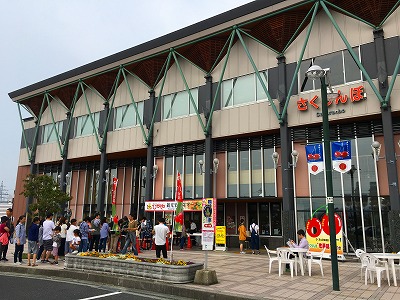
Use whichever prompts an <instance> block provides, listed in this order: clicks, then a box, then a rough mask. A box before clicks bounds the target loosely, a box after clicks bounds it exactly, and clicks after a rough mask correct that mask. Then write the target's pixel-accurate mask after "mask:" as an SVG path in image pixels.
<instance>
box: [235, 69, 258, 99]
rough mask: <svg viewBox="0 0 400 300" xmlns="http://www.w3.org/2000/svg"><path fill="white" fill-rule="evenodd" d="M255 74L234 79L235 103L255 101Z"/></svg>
mask: <svg viewBox="0 0 400 300" xmlns="http://www.w3.org/2000/svg"><path fill="white" fill-rule="evenodd" d="M255 90H256V89H255V86H254V74H250V75H246V76H242V77H239V78H236V79H234V81H233V101H234V105H238V104H243V103H248V102H253V101H254V100H255Z"/></svg>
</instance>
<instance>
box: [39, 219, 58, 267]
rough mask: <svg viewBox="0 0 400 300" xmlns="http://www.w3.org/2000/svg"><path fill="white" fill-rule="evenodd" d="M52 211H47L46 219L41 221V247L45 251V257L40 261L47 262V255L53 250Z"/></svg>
mask: <svg viewBox="0 0 400 300" xmlns="http://www.w3.org/2000/svg"><path fill="white" fill-rule="evenodd" d="M52 218H53V213H47V215H46V220H45V221H44V222H43V248H44V252H45V258H44V259H43V260H42V263H49V262H50V261H49V257H50V254H51V252H52V251H53V230H54V228H55V227H56V226H55V225H54V222H53V220H52Z"/></svg>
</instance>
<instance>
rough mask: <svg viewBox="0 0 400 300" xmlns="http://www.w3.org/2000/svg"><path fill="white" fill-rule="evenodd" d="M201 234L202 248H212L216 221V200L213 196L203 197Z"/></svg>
mask: <svg viewBox="0 0 400 300" xmlns="http://www.w3.org/2000/svg"><path fill="white" fill-rule="evenodd" d="M201 215H202V222H201V224H202V235H201V244H202V249H203V250H213V247H214V230H215V225H216V223H217V201H216V199H215V198H204V199H203V203H202V211H201Z"/></svg>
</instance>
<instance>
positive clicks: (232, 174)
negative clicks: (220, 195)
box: [227, 152, 238, 197]
mask: <svg viewBox="0 0 400 300" xmlns="http://www.w3.org/2000/svg"><path fill="white" fill-rule="evenodd" d="M237 171H238V168H237V152H228V177H227V179H228V197H237V196H238V194H237V184H238V180H237V175H238V174H237Z"/></svg>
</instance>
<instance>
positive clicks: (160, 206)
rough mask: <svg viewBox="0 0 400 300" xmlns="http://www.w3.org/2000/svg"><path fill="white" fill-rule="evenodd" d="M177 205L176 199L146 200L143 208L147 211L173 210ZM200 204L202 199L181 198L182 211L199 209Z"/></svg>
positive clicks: (201, 204) (200, 207) (200, 208)
mask: <svg viewBox="0 0 400 300" xmlns="http://www.w3.org/2000/svg"><path fill="white" fill-rule="evenodd" d="M177 205H178V203H177V202H176V201H146V202H145V203H144V207H145V209H144V210H145V211H148V212H154V211H156V212H157V211H158V212H162V211H175V209H176V207H177ZM202 206H203V201H202V200H183V211H201V210H202Z"/></svg>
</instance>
